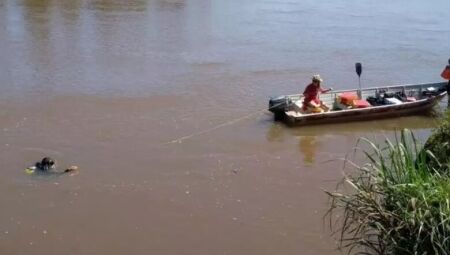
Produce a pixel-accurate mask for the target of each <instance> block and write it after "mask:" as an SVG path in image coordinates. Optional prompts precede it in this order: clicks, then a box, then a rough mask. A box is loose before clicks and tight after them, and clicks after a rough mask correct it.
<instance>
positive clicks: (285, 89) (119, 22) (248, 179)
mask: <svg viewBox="0 0 450 255" xmlns="http://www.w3.org/2000/svg"><path fill="white" fill-rule="evenodd" d="M448 10H450V2H449V1H447V0H436V1H432V2H428V1H420V0H413V1H411V0H409V1H406V0H399V1H387V0H382V1H368V0H363V1H343V0H342V1H340V0H339V1H331V0H330V1H320V2H317V1H312V0H305V1H292V0H280V1H271V0H267V1H259V0H242V1H236V0H230V1H228V0H195V1H187V0H186V1H185V0H128V1H124V0H60V1H56V0H0V162H1V163H0V174H1V178H0V254H2V255H13V254H14V255H18V254H66V255H70V254H109V255H115V254H158V255H164V254H167V255H169V254H186V255H187V254H192V255H200V254H203V255H214V254H232V255H247V254H258V255H263V254H267V255H271V254H285V255H288V254H302V255H307V254H340V253H339V251H336V249H335V248H336V245H335V243H334V240H333V238H331V237H330V231H329V230H328V229H327V227H326V226H324V222H323V218H322V217H323V215H324V213H325V211H326V209H327V198H326V196H325V195H324V192H323V189H332V188H333V187H334V186H335V185H336V180H338V179H340V178H341V176H342V162H340V161H338V160H336V159H338V158H340V157H343V156H345V155H346V154H347V153H349V152H351V151H352V150H353V147H354V146H355V144H356V142H357V139H358V138H359V137H361V136H369V137H373V138H374V139H376V140H377V139H378V140H381V139H382V138H383V137H384V136H386V135H387V136H389V135H391V134H392V133H393V132H394V130H396V129H400V128H409V129H412V130H414V131H415V132H417V134H419V136H420V137H426V136H427V135H428V134H429V130H430V128H432V127H433V125H434V121H433V119H431V118H429V117H423V116H422V117H421V116H418V117H404V118H397V119H390V120H383V121H369V122H360V123H344V124H338V125H327V126H316V127H302V128H288V127H286V126H284V125H282V124H280V123H275V122H273V120H272V116H271V115H270V114H268V113H266V112H264V111H263V109H265V108H266V106H267V103H268V97H269V96H273V95H278V94H288V93H295V92H298V91H301V90H302V89H303V87H304V86H305V85H307V84H308V82H309V79H310V77H311V75H312V74H315V73H320V74H321V75H322V76H323V78H324V79H325V83H324V85H325V86H332V87H334V88H335V89H338V88H342V89H343V88H353V87H356V86H357V84H358V83H357V77H356V75H355V74H354V63H355V62H362V63H363V65H364V70H363V77H362V84H363V86H380V85H391V84H400V83H417V82H428V81H439V80H440V77H439V74H440V71H441V69H442V67H443V66H444V65H445V64H446V62H447V59H448V57H449V56H450V44H449V42H450V19H449V18H448ZM243 117H247V118H243ZM240 118H242V119H240ZM238 119H239V121H237V120H238ZM224 123H226V124H224ZM183 137H184V138H183ZM179 138H182V139H181V140H177V139H179ZM171 141H174V142H172V143H171ZM43 156H51V157H54V158H56V159H57V161H58V165H59V166H60V167H61V168H63V167H66V166H69V165H78V166H79V167H80V174H79V175H76V176H72V177H70V176H59V177H57V176H30V175H27V174H25V173H24V169H25V168H26V167H27V166H29V165H30V164H32V163H34V162H35V161H36V160H38V159H39V158H41V157H43Z"/></svg>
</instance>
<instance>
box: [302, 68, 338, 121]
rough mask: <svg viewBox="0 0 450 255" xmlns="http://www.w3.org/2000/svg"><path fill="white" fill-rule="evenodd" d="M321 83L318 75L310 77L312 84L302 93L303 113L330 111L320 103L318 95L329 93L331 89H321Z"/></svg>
mask: <svg viewBox="0 0 450 255" xmlns="http://www.w3.org/2000/svg"><path fill="white" fill-rule="evenodd" d="M322 82H323V80H322V78H321V77H320V75H318V74H316V75H314V76H313V77H312V82H311V83H310V84H309V85H308V86H306V88H305V91H304V92H303V96H305V99H304V100H303V111H304V112H307V113H311V112H327V111H329V110H330V108H329V107H327V106H326V105H325V104H324V103H323V102H322V101H320V99H319V94H320V93H326V92H329V91H331V90H332V89H331V88H329V89H324V88H322V87H321V83H322Z"/></svg>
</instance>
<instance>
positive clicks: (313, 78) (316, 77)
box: [312, 74, 323, 82]
mask: <svg viewBox="0 0 450 255" xmlns="http://www.w3.org/2000/svg"><path fill="white" fill-rule="evenodd" d="M312 80H313V81H320V82H323V80H322V78H320V75H318V74H315V75H313V77H312Z"/></svg>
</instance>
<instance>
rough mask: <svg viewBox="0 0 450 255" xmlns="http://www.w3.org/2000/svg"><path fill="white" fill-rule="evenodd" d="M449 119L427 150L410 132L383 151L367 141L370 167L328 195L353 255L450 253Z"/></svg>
mask: <svg viewBox="0 0 450 255" xmlns="http://www.w3.org/2000/svg"><path fill="white" fill-rule="evenodd" d="M446 116H447V117H446V118H445V119H444V121H443V123H442V125H441V126H440V127H439V128H437V129H436V130H435V131H434V132H433V134H432V136H431V137H430V139H429V140H428V141H427V142H426V144H425V146H424V148H421V146H420V143H419V142H418V141H417V140H416V139H415V137H414V135H413V134H412V133H411V132H410V131H408V130H404V131H402V132H401V133H400V134H399V135H398V136H397V137H396V138H395V140H394V141H390V140H388V139H387V140H386V141H385V143H384V144H383V145H382V146H379V145H376V144H375V143H373V142H371V141H369V140H367V139H362V140H363V141H364V142H365V143H366V144H367V145H368V147H369V149H368V150H364V151H363V153H364V155H365V157H366V158H367V160H368V161H369V162H368V163H367V164H365V165H364V166H362V167H357V171H356V173H355V174H352V175H349V176H346V177H345V178H344V180H343V182H342V183H341V184H340V185H339V186H338V191H336V192H327V194H328V195H329V196H330V197H331V209H330V210H329V211H328V214H327V216H328V218H329V220H330V226H331V228H332V230H333V233H334V234H335V235H337V236H338V238H339V240H340V247H341V248H345V249H347V251H348V253H349V254H394V255H397V254H443V255H446V254H450V174H449V171H448V165H449V160H448V156H446V155H450V146H449V144H448V142H449V141H450V121H449V120H450V117H449V116H450V114H447V115H446ZM441 163H442V164H441Z"/></svg>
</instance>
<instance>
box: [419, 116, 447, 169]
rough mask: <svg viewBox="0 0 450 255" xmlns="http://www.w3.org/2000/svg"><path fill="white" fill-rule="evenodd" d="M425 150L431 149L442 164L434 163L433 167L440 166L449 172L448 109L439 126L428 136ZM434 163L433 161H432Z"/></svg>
mask: <svg viewBox="0 0 450 255" xmlns="http://www.w3.org/2000/svg"><path fill="white" fill-rule="evenodd" d="M424 149H425V150H428V151H431V152H432V153H433V154H434V155H435V156H436V158H437V159H438V160H439V162H440V163H441V164H442V166H437V165H433V167H435V168H437V167H440V168H441V170H443V171H445V172H448V171H449V169H450V167H449V165H450V111H447V112H446V113H445V114H444V117H443V118H442V121H441V123H440V125H439V127H438V128H436V129H435V130H434V132H433V134H432V135H431V136H430V138H428V140H427V142H426V143H425V146H424ZM430 163H432V162H430Z"/></svg>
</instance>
